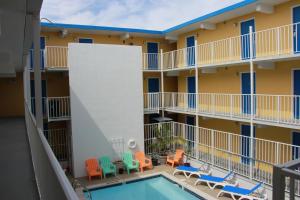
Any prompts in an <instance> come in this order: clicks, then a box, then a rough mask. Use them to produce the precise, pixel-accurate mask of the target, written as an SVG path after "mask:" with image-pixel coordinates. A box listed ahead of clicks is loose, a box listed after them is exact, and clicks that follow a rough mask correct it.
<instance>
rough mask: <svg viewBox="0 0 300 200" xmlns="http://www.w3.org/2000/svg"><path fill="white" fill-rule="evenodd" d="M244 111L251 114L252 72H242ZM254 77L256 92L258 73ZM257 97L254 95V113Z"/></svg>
mask: <svg viewBox="0 0 300 200" xmlns="http://www.w3.org/2000/svg"><path fill="white" fill-rule="evenodd" d="M241 76H242V78H241V81H242V112H243V113H244V114H251V95H250V94H251V83H250V73H242V74H241ZM253 77H254V81H253V82H254V94H255V93H256V75H255V73H254V74H253ZM255 102H256V101H255V97H254V113H255Z"/></svg>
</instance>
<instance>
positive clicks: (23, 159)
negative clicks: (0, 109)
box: [0, 118, 40, 200]
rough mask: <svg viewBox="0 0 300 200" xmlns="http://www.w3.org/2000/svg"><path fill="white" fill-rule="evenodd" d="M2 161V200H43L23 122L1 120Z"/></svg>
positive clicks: (0, 164)
mask: <svg viewBox="0 0 300 200" xmlns="http://www.w3.org/2000/svg"><path fill="white" fill-rule="evenodd" d="M0 158H1V159H0V166H1V170H0V177H1V179H0V188H1V194H0V199H3V200H8V199H31V200H37V199H40V198H39V194H38V190H37V185H36V181H35V176H34V171H33V166H32V161H31V154H30V147H29V142H28V139H27V133H26V126H25V121H24V118H0Z"/></svg>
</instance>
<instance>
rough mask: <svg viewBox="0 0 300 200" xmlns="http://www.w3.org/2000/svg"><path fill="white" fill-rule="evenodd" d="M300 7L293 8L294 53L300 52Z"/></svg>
mask: <svg viewBox="0 0 300 200" xmlns="http://www.w3.org/2000/svg"><path fill="white" fill-rule="evenodd" d="M299 23H300V6H298V7H295V8H293V24H294V27H293V36H294V43H293V44H294V53H299V52H300V37H299V36H300V24H299Z"/></svg>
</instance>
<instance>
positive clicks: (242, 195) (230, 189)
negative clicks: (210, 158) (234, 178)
mask: <svg viewBox="0 0 300 200" xmlns="http://www.w3.org/2000/svg"><path fill="white" fill-rule="evenodd" d="M261 186H262V183H259V184H257V185H256V186H254V187H253V188H252V189H250V190H249V189H246V188H240V187H234V186H229V185H228V186H225V187H224V188H223V189H222V190H221V191H220V192H219V194H218V197H219V196H221V195H222V194H229V195H231V197H232V199H234V200H240V199H249V200H254V199H258V200H261V199H264V200H265V199H267V195H266V194H265V195H264V196H263V197H255V196H253V195H252V194H253V193H254V192H255V191H256V190H258V189H259V188H260V187H261ZM235 196H239V198H236V197H235Z"/></svg>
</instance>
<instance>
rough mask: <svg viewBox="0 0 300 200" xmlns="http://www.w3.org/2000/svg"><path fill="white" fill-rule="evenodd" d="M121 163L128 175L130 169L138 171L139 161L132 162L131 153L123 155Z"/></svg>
mask: <svg viewBox="0 0 300 200" xmlns="http://www.w3.org/2000/svg"><path fill="white" fill-rule="evenodd" d="M122 161H123V164H124V167H125V169H126V170H127V173H128V174H130V170H132V169H135V170H136V171H137V172H138V171H139V161H137V160H133V156H132V153H131V152H126V153H123V155H122Z"/></svg>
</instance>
